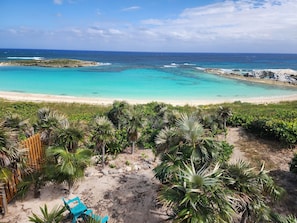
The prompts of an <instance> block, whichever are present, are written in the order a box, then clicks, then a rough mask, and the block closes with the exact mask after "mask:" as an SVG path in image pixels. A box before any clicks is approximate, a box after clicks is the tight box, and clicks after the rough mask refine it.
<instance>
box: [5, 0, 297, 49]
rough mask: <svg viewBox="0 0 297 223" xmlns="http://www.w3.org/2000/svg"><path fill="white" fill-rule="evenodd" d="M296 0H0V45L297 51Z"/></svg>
mask: <svg viewBox="0 0 297 223" xmlns="http://www.w3.org/2000/svg"><path fill="white" fill-rule="evenodd" d="M296 12H297V0H1V1H0V48H34V49H73V50H77V49H78V50H103V51H106V50H107V51H158V52H165V51H166V52H255V53H262V52H263V53H297V14H296Z"/></svg>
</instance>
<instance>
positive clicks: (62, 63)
mask: <svg viewBox="0 0 297 223" xmlns="http://www.w3.org/2000/svg"><path fill="white" fill-rule="evenodd" d="M9 59H16V60H8V61H6V62H0V66H31V67H32V66H34V67H55V68H65V67H90V66H99V65H100V63H99V62H95V61H84V60H74V59H46V60H45V59H43V58H41V57H35V58H32V59H31V57H30V58H28V59H27V58H26V57H21V58H20V57H16V58H14V57H11V58H9Z"/></svg>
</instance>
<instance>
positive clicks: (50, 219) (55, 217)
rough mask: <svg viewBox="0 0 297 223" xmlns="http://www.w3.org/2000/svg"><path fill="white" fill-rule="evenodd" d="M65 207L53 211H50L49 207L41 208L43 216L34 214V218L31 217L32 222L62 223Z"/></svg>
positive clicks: (55, 208)
mask: <svg viewBox="0 0 297 223" xmlns="http://www.w3.org/2000/svg"><path fill="white" fill-rule="evenodd" d="M65 210H66V209H65V207H58V206H56V207H54V208H53V209H52V210H51V211H49V210H48V208H47V205H46V204H45V205H44V207H43V208H42V207H40V211H41V215H37V214H35V213H32V216H29V221H30V222H35V223H60V222H62V220H63V218H64V216H63V213H64V212H65Z"/></svg>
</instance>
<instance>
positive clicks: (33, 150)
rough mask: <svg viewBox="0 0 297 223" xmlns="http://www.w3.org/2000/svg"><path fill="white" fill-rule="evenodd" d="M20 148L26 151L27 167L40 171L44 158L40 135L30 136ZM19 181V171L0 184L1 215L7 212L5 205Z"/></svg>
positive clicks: (13, 194)
mask: <svg viewBox="0 0 297 223" xmlns="http://www.w3.org/2000/svg"><path fill="white" fill-rule="evenodd" d="M20 147H21V148H26V149H28V151H27V153H26V159H27V165H28V166H29V167H31V168H32V169H33V170H40V168H41V165H42V163H43V162H44V158H45V151H44V148H43V146H42V144H41V140H40V134H36V135H34V136H31V137H30V138H28V139H26V140H24V141H22V142H21V144H20ZM20 181H21V171H20V170H16V171H14V172H13V173H12V177H11V178H10V179H9V180H8V181H6V182H5V183H4V184H0V209H1V211H2V213H3V214H5V212H7V206H6V204H7V203H9V202H10V201H11V200H12V199H13V198H14V197H15V195H16V193H17V185H18V183H19V182H20Z"/></svg>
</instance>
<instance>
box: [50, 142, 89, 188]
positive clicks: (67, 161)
mask: <svg viewBox="0 0 297 223" xmlns="http://www.w3.org/2000/svg"><path fill="white" fill-rule="evenodd" d="M91 155H92V151H91V150H89V149H77V150H76V151H75V152H69V151H67V150H65V149H64V148H60V147H56V148H50V149H48V150H47V157H48V159H49V160H52V163H49V165H48V167H50V168H48V173H47V175H48V176H49V177H50V176H52V177H50V178H51V179H52V180H54V181H56V182H58V183H62V182H64V181H65V182H67V184H68V189H69V191H70V189H71V187H72V186H73V184H74V182H75V181H76V180H78V179H80V178H82V177H83V176H84V170H85V169H86V167H87V166H88V165H89V163H90V157H91Z"/></svg>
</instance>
